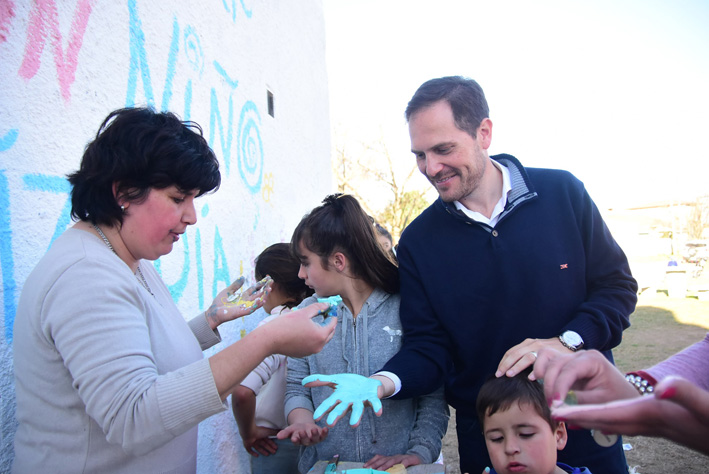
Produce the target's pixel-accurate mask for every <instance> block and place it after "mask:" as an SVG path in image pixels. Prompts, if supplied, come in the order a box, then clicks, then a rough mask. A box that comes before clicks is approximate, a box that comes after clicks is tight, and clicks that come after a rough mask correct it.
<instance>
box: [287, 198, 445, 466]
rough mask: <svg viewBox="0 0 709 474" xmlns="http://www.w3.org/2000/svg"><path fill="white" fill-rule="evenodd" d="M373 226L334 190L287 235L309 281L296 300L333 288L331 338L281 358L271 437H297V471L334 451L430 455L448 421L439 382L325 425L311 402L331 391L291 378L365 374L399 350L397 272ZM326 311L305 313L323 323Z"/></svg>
mask: <svg viewBox="0 0 709 474" xmlns="http://www.w3.org/2000/svg"><path fill="white" fill-rule="evenodd" d="M375 232H376V231H375V229H374V225H373V223H372V220H371V219H370V218H369V216H368V215H367V214H366V213H365V212H364V210H363V209H362V207H361V206H360V204H359V202H358V201H357V200H356V199H355V198H354V197H352V196H349V195H343V194H334V195H330V196H328V197H326V198H325V200H324V201H323V204H322V205H321V206H319V207H316V208H315V209H313V210H312V211H311V212H310V213H309V214H307V215H306V216H305V217H303V219H302V220H301V221H300V223H299V224H298V226H297V227H296V229H295V232H294V233H293V237H292V238H291V252H292V253H293V254H294V255H295V256H296V257H297V258H298V260H299V261H300V271H299V273H298V276H299V277H300V278H302V279H303V280H305V283H306V284H307V285H308V286H309V287H310V288H312V289H313V290H315V295H313V296H312V297H310V298H307V299H306V300H304V301H303V302H302V303H301V305H300V306H299V308H303V307H305V306H308V305H310V304H313V303H315V302H317V300H318V298H330V301H335V300H333V299H332V298H331V297H335V296H339V297H340V298H341V301H339V299H338V300H337V301H339V303H337V307H336V311H333V312H332V313H334V315H333V316H332V317H336V318H337V319H338V322H339V323H340V324H338V325H337V327H336V329H335V335H334V336H333V338H332V340H331V341H330V342H329V343H328V344H326V345H325V347H324V348H323V350H322V351H321V352H320V353H318V354H315V355H313V356H309V357H305V358H289V359H288V374H287V381H286V403H285V413H286V416H287V420H288V423H289V426H288V427H287V428H286V429H285V430H283V431H281V432H280V433H279V434H278V437H279V438H280V439H286V438H290V439H291V441H293V442H294V443H296V444H300V445H302V446H305V449H304V450H302V454H301V458H300V462H299V466H298V467H299V469H300V472H301V473H305V472H308V471H309V470H310V468H311V467H313V465H315V463H316V462H317V461H319V460H329V459H331V458H332V457H333V456H335V455H336V454H337V455H339V459H340V461H352V462H362V463H364V467H365V468H373V469H379V470H384V469H387V468H389V467H391V466H393V465H395V464H403V465H404V466H412V465H416V464H422V463H423V464H428V463H432V462H434V461H435V460H436V459H437V458H438V457H439V454H440V450H441V439H442V438H443V436H444V434H445V432H446V427H447V423H448V407H447V405H446V402H445V401H444V399H443V394H442V391H438V392H435V393H434V394H431V395H427V396H424V397H420V398H416V399H410V400H383V401H382V404H383V405H385V406H384V412H383V413H384V414H383V415H382V416H381V417H375V416H374V415H373V413H372V412H371V411H368V412H367V414H366V415H365V416H364V417H362V420H361V423H360V424H359V425H358V426H357V427H356V428H354V429H352V428H350V427H348V426H347V425H345V424H339V425H336V426H334V427H330V428H328V427H327V426H326V425H325V422H324V421H320V422H317V423H316V422H315V421H314V418H313V412H314V407H316V406H319V405H320V404H321V403H322V402H323V400H324V399H325V398H327V397H328V396H329V394H330V392H331V391H330V390H329V389H328V388H327V387H305V386H303V385H302V383H301V382H302V381H303V379H304V378H305V377H307V376H309V375H312V374H345V373H346V374H358V375H361V376H364V377H369V376H370V375H372V374H373V373H374V372H375V371H376V370H378V369H379V368H380V367H382V366H383V365H384V363H385V362H386V361H388V360H389V358H390V357H391V356H393V355H394V354H396V352H397V351H398V350H399V347H400V345H401V324H400V321H399V294H398V291H399V272H398V268H397V266H396V263H395V262H394V261H393V259H391V257H390V256H389V255H388V253H387V252H385V251H384V249H383V248H382V247H381V246H380V244H379V242H378V240H377V237H376V233H375ZM327 317H328V316H327V315H323V316H316V317H315V318H314V319H313V320H314V321H316V322H321V323H325V321H326V318H327Z"/></svg>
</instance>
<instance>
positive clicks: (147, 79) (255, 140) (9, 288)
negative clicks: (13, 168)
mask: <svg viewBox="0 0 709 474" xmlns="http://www.w3.org/2000/svg"><path fill="white" fill-rule="evenodd" d="M95 3H96V0H79V1H78V3H77V5H76V7H75V10H74V16H73V20H72V24H71V31H70V35H69V41H68V46H67V48H66V51H64V50H62V35H61V31H60V28H59V21H58V10H57V5H56V3H55V2H54V1H53V0H36V1H35V2H34V6H33V9H32V11H31V13H30V19H29V27H28V34H27V41H26V43H25V50H24V51H25V52H24V57H23V61H22V65H21V66H20V69H19V71H18V75H19V76H20V77H23V78H24V79H26V80H27V81H29V80H31V79H32V78H33V77H34V76H35V75H36V74H37V72H38V71H39V69H40V67H41V57H42V51H43V49H44V47H45V45H46V43H47V41H50V39H51V42H52V44H51V46H52V54H53V57H54V63H55V65H56V69H57V81H58V83H59V88H60V92H61V96H62V98H63V99H64V101H65V102H66V103H68V102H69V101H70V99H71V86H72V84H73V82H74V80H75V72H76V70H77V68H79V67H80V64H79V59H78V58H79V51H80V50H81V48H82V45H83V36H84V33H85V31H86V29H87V25H88V22H89V19H90V15H91V12H92V8H93V6H94V4H95ZM240 5H241V8H242V9H243V11H244V13H245V15H246V18H247V19H249V18H251V16H252V11H251V10H250V9H248V8H247V7H246V6H245V5H244V3H243V0H241V4H240ZM127 7H128V11H129V25H128V28H129V44H128V48H129V51H130V55H129V57H130V61H129V66H128V78H127V79H128V80H127V90H126V106H133V105H135V104H136V94H137V89H138V87H137V86H138V81H139V80H140V81H141V85H142V89H143V94H144V96H145V97H144V98H145V102H146V103H147V104H148V105H150V106H153V107H155V94H154V89H153V83H152V80H151V73H150V71H151V69H150V66H151V64H150V62H149V60H148V51H147V49H146V42H145V34H144V32H143V26H142V22H141V18H140V16H139V12H138V5H137V2H136V0H128V2H127ZM223 7H224V10H225V12H226V13H227V14H228V15H230V17H231V19H232V20H233V21H235V20H236V12H237V4H236V0H232V1H231V2H227V1H226V0H223ZM5 13H6V14H5ZM5 13H3V15H4V16H3V17H2V21H0V26H2V29H3V30H5V29H6V26H7V24H8V22H10V21H11V20H12V18H13V16H14V10H13V5H12V3H11V2H10V3H9V4H8V9H7V10H6V11H5ZM199 38H200V37H199V35H198V34H197V32H196V31H195V29H194V28H193V27H192V26H189V25H187V26H184V27H181V25H180V22H179V21H178V20H177V18H174V19H173V23H172V34H171V36H170V38H168V41H169V44H170V47H169V49H168V55H167V58H166V62H165V84H164V87H163V91H162V101H161V104H160V110H170V108H171V103H172V99H173V95H174V91H173V89H174V87H173V84H174V79H175V76H176V74H177V68H176V65H177V62H178V59H179V58H180V54H182V55H184V56H183V59H186V61H187V63H188V64H189V66H190V68H191V69H192V72H193V73H194V74H196V78H197V79H199V78H201V77H202V75H203V72H204V67H205V63H206V62H207V61H206V60H205V58H204V54H203V51H202V48H201V44H200V39H199ZM4 40H5V37H4V36H2V37H1V38H0V41H4ZM153 66H154V67H155V63H153ZM211 67H213V68H214V71H215V72H216V73H217V77H219V78H220V81H219V82H220V84H222V85H223V84H226V85H227V89H228V90H227V91H226V94H225V93H224V91H223V88H222V91H221V92H218V90H217V88H216V87H209V86H207V87H209V90H210V104H209V129H208V130H209V134H208V141H209V144H210V146H211V147H212V148H214V144H215V140H216V136H217V132H218V136H219V148H218V149H217V151H220V152H221V158H222V160H223V162H224V169H225V174H226V176H227V177H228V176H229V175H230V173H231V168H232V149H233V148H234V121H235V113H234V109H235V104H234V94H233V93H234V90H236V88H237V87H238V85H239V81H238V80H236V79H235V78H233V77H232V76H230V74H229V73H228V72H227V70H226V68H225V67H224V66H223V65H222V64H221V63H220V62H219V61H217V60H214V61H212V62H211ZM192 94H193V80H192V78H187V80H186V85H185V90H184V92H183V96H184V113H183V114H182V117H183V119H184V120H190V114H191V107H192ZM225 95H226V97H225ZM220 99H221V100H220ZM220 103H222V104H224V103H226V108H227V111H226V113H223V112H222V109H221V108H220ZM260 128H261V115H260V113H259V111H258V108H257V107H256V105H255V103H254V102H253V101H251V100H246V101H245V102H244V104H243V105H241V110H240V113H239V118H238V126H237V128H236V168H237V169H238V171H239V176H240V179H241V180H242V182H243V184H244V185H245V187H246V189H248V191H249V192H250V193H251V194H252V195H254V197H256V196H257V195H258V193H259V192H260V191H262V186H263V179H264V178H263V174H264V173H263V169H264V148H263V142H262V139H261V132H260ZM21 133H22V130H21V129H19V128H16V127H10V128H9V131H8V132H6V133H5V134H4V135H2V136H0V153H6V152H8V151H9V150H11V149H12V148H13V146H14V145H15V143H16V142H17V140H18V137H20V136H21ZM21 182H22V191H23V192H30V193H35V192H36V193H49V194H51V195H53V199H56V200H58V201H63V203H64V204H63V205H62V208H61V211H60V213H59V215H58V217H57V219H56V225H54V227H53V229H52V236H51V238H50V245H51V243H52V242H54V240H55V239H56V238H57V237H58V236H59V235H60V234H61V233H62V232H63V231H64V230H65V229H66V228H67V227H68V226H69V225H70V224H71V221H70V215H69V213H70V208H71V203H70V197H69V193H70V186H69V183H68V182H67V180H66V178H65V177H63V176H52V175H47V174H41V173H29V174H25V175H23V176H21ZM267 184H268V185H269V186H270V187H271V188H272V183H267ZM264 199H265V198H264ZM12 211H13V196H12V194H11V191H10V184H9V180H8V176H7V171H6V170H3V169H0V271H1V272H2V281H3V314H4V315H5V339H6V341H7V342H8V343H11V341H12V327H13V323H14V318H15V313H16V309H17V307H16V306H17V299H18V296H19V291H20V288H19V285H18V283H17V281H16V279H15V260H14V252H13V249H14V248H15V246H14V243H15V241H14V239H15V236H14V235H13V227H12ZM201 213H202V216H203V217H204V216H206V215H207V214H208V213H209V207H208V206H207V205H205V206H203V207H202V209H201ZM256 219H258V216H256ZM182 242H183V254H184V258H183V262H182V269H181V274H180V277H179V278H178V279H177V281H176V282H175V283H173V284H169V285H168V288H169V289H170V292H171V294H172V296H173V298H174V299H175V301H179V300H180V298H181V297H182V295H183V294H184V291H185V288H186V285H187V279H188V275H189V273H190V272H191V271H192V270H193V269H194V270H195V271H196V274H197V282H198V291H197V294H198V304H199V307H203V305H204V296H205V295H204V293H205V288H204V283H203V281H204V278H203V277H204V266H203V257H202V253H203V252H202V238H201V233H200V231H199V229H196V231H195V233H194V242H193V243H191V242H190V241H189V239H188V238H185V239H183V240H182ZM192 245H193V246H192ZM212 254H213V259H214V264H213V269H214V274H213V280H212V288H211V293H212V298H214V297H216V294H217V289H218V288H217V285H218V283H219V282H224V283H225V284H226V285H228V284H230V283H231V278H230V275H229V266H228V262H227V257H226V253H225V251H224V248H223V244H222V237H221V234H220V231H219V227H218V226H215V229H214V242H213V249H212ZM192 262H194V267H193V264H192ZM155 266H156V268H157V270H158V271H159V272H160V270H161V268H160V267H161V265H160V261H159V260H158V261H156V262H155Z"/></svg>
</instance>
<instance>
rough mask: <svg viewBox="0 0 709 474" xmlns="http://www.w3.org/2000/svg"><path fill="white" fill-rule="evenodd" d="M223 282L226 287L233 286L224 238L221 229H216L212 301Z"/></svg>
mask: <svg viewBox="0 0 709 474" xmlns="http://www.w3.org/2000/svg"><path fill="white" fill-rule="evenodd" d="M220 281H223V282H224V283H226V286H229V285H231V279H230V278H229V265H228V264H227V261H226V253H225V252H224V245H222V236H221V235H220V234H219V227H215V228H214V281H213V282H212V299H214V298H216V297H217V283H218V282H220Z"/></svg>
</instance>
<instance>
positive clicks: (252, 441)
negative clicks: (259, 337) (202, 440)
mask: <svg viewBox="0 0 709 474" xmlns="http://www.w3.org/2000/svg"><path fill="white" fill-rule="evenodd" d="M299 267H300V262H299V261H298V259H296V258H295V257H294V256H293V255H292V254H291V253H290V246H289V245H288V244H285V243H279V244H273V245H271V246H270V247H268V248H266V249H265V250H264V251H263V252H261V254H260V255H259V256H258V257H256V268H255V270H254V274H255V277H256V279H257V280H261V279H262V278H264V277H265V276H266V275H269V276H270V277H271V279H272V280H273V286H272V289H271V292H270V293H269V294H268V296H266V299H265V301H264V303H263V309H264V310H265V311H266V312H267V313H269V314H271V316H269V317H267V318H265V319H264V320H263V321H262V322H261V323H260V324H259V325H262V324H265V323H267V322H268V321H271V320H273V319H275V318H277V317H278V316H280V315H281V314H284V313H286V312H288V311H290V308H292V307H294V306H296V305H297V304H298V303H300V302H301V301H303V300H304V299H305V298H306V297H308V296H310V295H312V294H313V290H311V289H310V288H308V287H307V286H306V285H305V283H304V282H303V280H301V279H300V278H298V270H299ZM285 388H286V357H285V356H282V355H272V356H270V357H268V358H267V359H265V360H264V361H263V362H262V363H261V364H260V365H259V366H258V367H256V368H255V369H254V370H253V372H251V373H250V374H249V375H248V376H247V377H246V378H245V379H244V381H243V382H241V385H240V386H239V387H238V388H237V389H236V390H235V391H234V393H233V394H232V410H233V411H234V418H236V423H237V425H238V426H239V434H240V435H241V439H242V441H243V443H244V448H246V452H247V453H249V454H250V455H251V456H253V457H252V458H251V472H252V474H272V473H276V472H277V473H283V474H291V473H292V474H297V472H298V454H299V451H300V447H299V446H297V445H294V444H293V443H291V442H290V441H289V440H286V441H281V440H278V439H275V436H276V434H277V433H278V432H279V431H280V430H281V429H283V428H285V427H286V426H287V423H286V419H285V415H284V414H283V403H284V395H285Z"/></svg>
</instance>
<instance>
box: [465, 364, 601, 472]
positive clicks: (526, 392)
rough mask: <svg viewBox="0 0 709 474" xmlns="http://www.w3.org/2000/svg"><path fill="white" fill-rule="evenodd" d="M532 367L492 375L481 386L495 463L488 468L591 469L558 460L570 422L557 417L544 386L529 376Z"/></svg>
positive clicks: (481, 410)
mask: <svg viewBox="0 0 709 474" xmlns="http://www.w3.org/2000/svg"><path fill="white" fill-rule="evenodd" d="M530 372H531V369H527V370H525V371H523V372H522V373H520V374H517V375H516V376H515V377H499V378H492V379H490V380H488V381H487V382H485V384H483V386H482V388H481V389H480V393H479V395H478V400H477V404H476V408H477V413H478V419H479V420H480V426H482V429H483V435H484V436H485V444H486V445H487V452H488V454H489V455H490V460H491V461H492V465H493V467H494V469H493V470H492V471H489V470H487V469H486V470H485V471H484V473H487V472H491V473H492V474H495V473H499V474H503V473H504V474H509V473H516V472H525V473H529V474H564V473H572V474H591V472H590V471H589V470H588V469H587V468H585V467H582V468H572V467H570V466H567V465H566V464H562V463H557V462H556V456H557V450H561V449H564V446H566V439H567V438H566V426H565V425H564V423H563V422H557V421H554V420H553V419H552V417H551V410H550V409H549V406H548V405H547V402H546V399H545V398H544V388H543V387H542V385H541V384H540V383H538V382H536V381H531V380H529V379H528V376H529V374H530Z"/></svg>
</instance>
